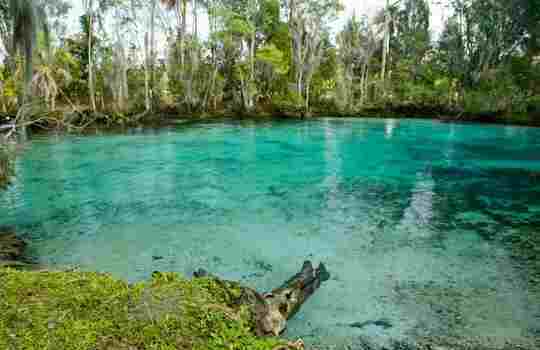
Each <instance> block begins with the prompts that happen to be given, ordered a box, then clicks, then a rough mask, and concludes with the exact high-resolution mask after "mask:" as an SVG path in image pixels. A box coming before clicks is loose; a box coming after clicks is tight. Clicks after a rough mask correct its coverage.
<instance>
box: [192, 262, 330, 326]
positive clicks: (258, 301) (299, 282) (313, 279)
mask: <svg viewBox="0 0 540 350" xmlns="http://www.w3.org/2000/svg"><path fill="white" fill-rule="evenodd" d="M194 276H195V277H207V278H208V277H209V278H213V279H215V280H216V281H218V282H219V283H222V284H231V283H232V284H235V286H236V288H240V291H241V293H239V295H238V297H237V298H234V299H235V300H234V301H233V303H234V304H236V305H238V306H247V307H248V308H249V309H250V311H251V313H252V316H253V321H254V328H255V331H256V333H257V335H259V336H268V335H271V336H279V335H280V334H281V333H283V331H285V329H286V328H287V320H289V319H291V318H292V317H293V316H294V315H295V314H296V313H297V312H298V310H300V307H301V306H302V305H303V304H304V303H305V302H306V300H307V299H308V298H309V297H310V296H311V295H313V293H314V292H315V291H316V290H317V289H319V287H320V286H321V284H322V282H324V281H327V280H328V279H329V277H330V274H329V273H328V271H327V270H326V267H325V266H324V264H320V265H319V267H318V268H317V269H314V268H313V265H312V263H311V262H310V261H306V262H304V264H303V266H302V269H301V270H300V272H298V273H297V274H296V275H294V276H293V277H291V278H290V279H289V280H287V281H285V282H284V283H283V284H282V285H281V286H280V287H278V288H276V289H274V290H273V291H271V292H270V293H264V294H260V293H258V292H257V291H255V290H253V289H250V288H247V287H243V286H240V285H239V284H237V283H236V282H230V281H223V280H220V279H219V278H217V277H215V276H211V275H209V274H208V273H207V272H206V271H205V270H202V269H201V270H199V271H197V272H195V274H194ZM229 289H230V288H229Z"/></svg>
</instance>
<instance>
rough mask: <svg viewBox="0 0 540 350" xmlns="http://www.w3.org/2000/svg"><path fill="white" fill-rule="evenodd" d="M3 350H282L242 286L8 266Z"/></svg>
mask: <svg viewBox="0 0 540 350" xmlns="http://www.w3.org/2000/svg"><path fill="white" fill-rule="evenodd" d="M0 286H2V288H0V349H17V350H18V349H24V350H30V349H40V350H41V349H65V350H83V349H88V350H90V349H96V350H112V349H115V350H116V349H119V350H123V349H125V350H142V349H156V350H168V349H209V350H212V349H230V350H235V349H254V350H265V349H274V348H276V347H278V346H280V345H283V344H284V342H283V341H282V340H280V339H275V338H259V337H256V336H255V335H254V333H253V321H252V319H253V318H252V315H251V313H250V311H249V309H247V308H246V307H240V306H237V305H234V301H233V300H234V298H235V296H237V295H238V294H239V293H240V290H239V289H238V288H239V287H238V285H236V284H233V283H219V282H217V281H215V280H213V279H206V278H201V279H194V280H187V279H184V278H182V277H180V276H178V275H176V274H172V273H165V274H157V275H156V276H154V277H153V278H152V279H151V280H150V281H148V282H142V283H138V284H133V285H129V284H127V283H126V282H123V281H120V280H117V279H114V278H113V277H111V276H109V275H106V274H100V273H88V272H22V271H16V270H13V269H0Z"/></svg>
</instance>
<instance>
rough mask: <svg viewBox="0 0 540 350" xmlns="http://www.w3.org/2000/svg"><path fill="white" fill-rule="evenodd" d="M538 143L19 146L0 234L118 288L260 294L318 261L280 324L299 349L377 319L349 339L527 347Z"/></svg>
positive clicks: (144, 141)
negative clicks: (171, 276)
mask: <svg viewBox="0 0 540 350" xmlns="http://www.w3.org/2000/svg"><path fill="white" fill-rule="evenodd" d="M383 130H384V132H383ZM517 137H519V140H517V139H516V138H517ZM539 139H540V131H538V130H535V129H519V132H517V133H515V131H514V129H511V130H510V131H508V130H507V129H505V128H484V127H477V126H472V125H453V124H438V123H431V122H426V121H399V122H398V121H396V120H385V121H378V120H365V121H357V120H346V119H340V120H330V119H329V120H313V121H307V122H305V123H272V122H268V123H264V124H262V125H260V124H257V125H253V124H252V123H234V122H230V123H211V124H196V125H190V126H187V125H184V126H182V127H179V128H178V129H168V130H165V131H163V130H161V131H160V130H153V131H151V132H144V133H141V132H140V131H139V132H137V131H134V132H133V133H132V134H130V135H119V134H112V135H93V136H88V137H59V138H58V139H53V138H51V139H34V140H33V142H32V145H31V147H30V149H29V150H28V152H26V153H25V154H24V156H23V157H22V158H20V159H19V160H18V161H17V179H16V181H15V183H14V185H13V186H12V187H10V188H9V189H8V191H6V192H3V193H0V205H1V206H0V211H1V212H0V214H1V215H0V226H1V225H15V226H17V227H18V228H19V229H20V230H21V231H25V232H30V233H31V235H32V236H33V238H34V240H33V241H32V249H33V251H34V252H35V253H36V255H38V256H39V257H40V259H41V260H42V261H43V262H45V263H56V264H59V265H62V266H65V265H81V266H82V267H83V268H86V269H91V270H100V271H109V272H112V273H113V274H115V275H116V276H119V277H122V278H127V279H129V280H130V281H136V280H140V279H145V278H148V277H149V276H150V274H151V272H152V271H154V270H165V271H177V272H182V273H184V274H188V275H189V274H190V273H191V272H192V271H193V270H194V269H196V268H199V267H205V268H207V269H209V270H211V271H212V272H214V273H216V274H218V275H220V276H223V277H225V278H229V279H235V280H241V281H242V282H243V283H245V284H247V285H249V286H252V287H256V288H258V289H261V290H267V289H270V288H272V287H275V286H276V284H279V283H281V282H282V281H283V280H284V279H286V278H287V277H289V276H290V274H291V273H294V272H296V271H297V269H298V265H299V264H301V262H302V261H303V260H304V259H308V258H309V259H315V260H319V259H320V260H324V261H325V262H326V263H327V265H328V266H329V268H330V270H331V272H332V280H331V281H330V282H329V283H328V284H327V285H325V288H323V289H322V290H321V291H320V292H319V293H318V294H317V295H316V296H314V298H313V299H312V300H310V302H309V305H307V306H306V307H305V308H304V309H303V310H302V312H301V313H300V314H299V315H298V316H297V318H296V319H295V321H293V322H291V325H290V328H289V336H291V337H298V336H303V337H304V335H307V336H305V337H304V338H305V340H306V341H308V342H312V343H315V342H319V341H322V342H330V341H332V342H335V343H340V342H349V341H354V339H357V337H358V336H359V331H358V330H355V329H352V328H350V327H346V326H343V325H346V324H348V323H351V322H363V321H368V320H373V319H379V318H381V317H384V318H387V319H389V320H391V322H392V324H393V327H392V328H390V329H385V330H381V329H378V328H377V327H374V328H373V327H372V328H367V329H365V330H362V332H363V333H362V334H363V335H366V336H369V337H371V338H376V339H379V340H381V341H382V342H385V341H388V340H389V339H390V338H396V339H403V338H406V337H409V336H411V334H415V335H420V336H423V335H430V334H454V335H456V334H457V335H460V336H463V337H468V336H480V337H481V336H488V335H494V334H493V333H494V330H500V332H498V333H499V335H497V334H495V335H494V336H495V337H504V335H506V334H511V335H512V336H514V337H530V336H532V335H533V334H534V329H536V328H537V326H536V325H535V321H537V316H536V315H538V311H539V310H538V308H539V307H538V306H534V305H533V304H535V303H533V302H529V303H526V302H524V301H527V300H528V301H531V300H532V301H534V300H536V299H537V298H538V297H539V296H540V294H539V293H538V291H537V289H536V285H537V284H535V283H536V282H534V281H535V279H534V278H533V277H535V276H537V273H538V268H537V267H535V266H536V265H535V264H537V257H536V255H534V254H535V252H534V250H531V249H530V248H527V247H529V243H528V242H531V240H534V237H536V236H534V235H532V234H531V232H535V230H537V228H538V227H540V219H539V218H540V215H539V213H540V181H539V180H538V177H537V176H536V175H535V174H536V173H535V171H538V170H539V169H540V144H538V141H537V140H539ZM495 145H496V146H498V147H494V146H495ZM501 145H504V146H501ZM521 237H525V238H526V239H521ZM152 256H161V257H163V259H159V260H154V259H152ZM535 298H536V299H535ZM359 300H361V302H359ZM458 319H459V320H460V321H459V322H456V320H458ZM536 324H537V323H536ZM318 336H320V337H321V339H318Z"/></svg>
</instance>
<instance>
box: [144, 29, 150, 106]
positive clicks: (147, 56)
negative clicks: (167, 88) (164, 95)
mask: <svg viewBox="0 0 540 350" xmlns="http://www.w3.org/2000/svg"><path fill="white" fill-rule="evenodd" d="M148 46H149V43H148V33H146V34H145V36H144V55H145V62H144V93H145V108H146V111H147V112H148V111H150V110H151V109H152V106H151V101H150V53H149V47H148Z"/></svg>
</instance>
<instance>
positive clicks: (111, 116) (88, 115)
mask: <svg viewBox="0 0 540 350" xmlns="http://www.w3.org/2000/svg"><path fill="white" fill-rule="evenodd" d="M47 113H48V116H47V117H46V118H41V117H40V116H39V115H36V116H34V117H33V119H35V120H36V122H35V123H33V124H31V125H30V129H34V130H38V131H39V130H59V129H61V130H68V131H75V132H76V131H82V130H84V129H86V128H88V127H93V126H99V127H118V126H134V125H142V126H160V125H163V124H167V123H170V122H174V121H175V120H179V119H181V120H183V121H185V120H193V121H198V120H204V119H220V118H227V119H254V120H260V119H293V120H302V119H309V118H326V117H334V118H380V119H387V118H393V119H405V118H406V119H410V118H414V119H431V120H434V121H439V122H444V123H475V124H486V125H489V124H494V125H516V126H528V127H540V113H538V112H531V113H509V112H503V111H478V112H467V111H461V110H457V109H449V108H444V107H437V106H418V105H414V104H395V105H386V106H379V105H373V106H369V107H365V108H363V109H360V110H356V111H348V112H345V111H327V110H316V109H315V110H313V111H311V112H310V113H306V112H303V111H293V110H279V109H277V110H272V109H270V110H262V109H261V110H259V109H257V110H255V111H253V112H243V111H227V110H219V111H212V112H185V111H182V110H177V109H171V108H168V109H163V110H159V111H156V112H152V113H150V112H141V111H130V112H126V113H118V112H97V113H93V112H91V111H90V110H88V109H81V110H79V111H77V112H71V111H70V112H47ZM15 117H16V115H14V114H13V113H11V114H10V113H0V130H2V129H3V130H4V131H5V130H8V129H9V125H10V123H12V122H13V120H15ZM0 175H1V174H0Z"/></svg>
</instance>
